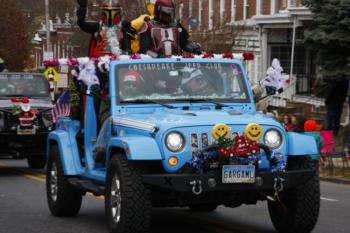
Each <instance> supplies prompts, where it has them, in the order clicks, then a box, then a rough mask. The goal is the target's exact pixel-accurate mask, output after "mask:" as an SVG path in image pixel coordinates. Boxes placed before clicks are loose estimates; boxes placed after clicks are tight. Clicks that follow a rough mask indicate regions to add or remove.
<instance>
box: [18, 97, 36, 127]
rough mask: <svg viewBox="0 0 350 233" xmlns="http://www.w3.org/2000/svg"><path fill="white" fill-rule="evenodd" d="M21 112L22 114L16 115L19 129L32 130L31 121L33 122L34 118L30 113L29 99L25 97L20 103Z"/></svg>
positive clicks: (31, 112)
mask: <svg viewBox="0 0 350 233" xmlns="http://www.w3.org/2000/svg"><path fill="white" fill-rule="evenodd" d="M20 106H21V110H22V112H21V113H20V114H19V115H18V119H19V123H20V128H21V129H32V128H33V121H34V120H35V118H36V116H35V114H34V113H33V111H31V109H32V108H31V106H30V102H29V99H28V98H27V97H24V98H23V99H22V101H21V104H20Z"/></svg>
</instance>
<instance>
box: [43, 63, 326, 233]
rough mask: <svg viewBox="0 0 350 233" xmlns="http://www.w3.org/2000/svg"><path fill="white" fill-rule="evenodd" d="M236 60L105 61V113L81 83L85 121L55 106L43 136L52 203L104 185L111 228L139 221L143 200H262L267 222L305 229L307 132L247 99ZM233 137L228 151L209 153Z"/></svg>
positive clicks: (312, 180)
mask: <svg viewBox="0 0 350 233" xmlns="http://www.w3.org/2000/svg"><path fill="white" fill-rule="evenodd" d="M243 67H244V66H243V64H242V62H241V61H240V60H236V59H223V58H211V59H205V58H167V59H136V60H135V59H132V60H120V61H114V62H112V63H111V64H110V69H109V70H110V73H109V97H108V102H109V108H108V109H109V114H110V118H108V119H107V120H104V123H103V122H102V121H103V120H102V121H101V115H100V111H97V110H96V111H95V107H96V106H97V105H96V102H98V101H94V98H95V97H94V94H93V92H91V94H90V95H88V96H87V99H86V109H85V121H84V122H80V121H77V120H73V119H71V118H67V117H65V118H60V119H59V121H58V125H57V128H56V130H55V131H53V132H51V133H50V134H49V136H48V151H47V156H48V165H47V173H46V175H47V178H46V179H47V186H46V190H47V198H48V206H49V209H50V211H51V213H52V214H53V215H54V216H60V217H66V216H75V215H77V214H78V212H79V210H80V207H81V203H82V197H83V195H85V194H86V193H87V192H91V193H93V194H94V195H104V196H105V213H106V218H107V223H108V228H109V231H110V232H118V233H126V232H146V231H147V230H148V227H149V226H150V221H151V216H152V206H153V207H175V206H181V207H189V208H190V209H191V210H193V211H214V210H215V209H216V208H217V206H219V205H224V206H226V207H237V206H240V205H242V204H251V205H255V204H256V203H257V201H267V202H268V209H269V213H270V216H271V219H272V222H273V224H274V226H275V227H276V229H277V230H278V232H284V233H286V232H310V231H311V230H312V229H313V228H314V226H315V224H316V221H317V218H318V213H319V206H320V189H319V174H318V170H317V163H316V162H313V161H312V160H311V159H310V157H309V155H310V154H314V153H316V152H317V148H316V144H315V142H314V140H313V139H312V138H311V137H309V136H306V135H302V134H296V133H288V132H286V131H285V130H284V128H283V127H282V125H281V124H280V123H279V122H277V121H276V120H275V119H273V118H270V117H268V116H266V115H264V114H261V113H259V112H257V111H256V109H255V103H254V100H253V96H252V91H251V89H250V86H249V82H248V79H247V75H246V72H245V71H244V68H243ZM96 98H97V97H96ZM98 99H100V97H98ZM100 122H101V123H100ZM102 123H103V124H102ZM101 124H102V127H101ZM238 135H239V136H240V137H237V136H238ZM242 136H244V140H243V141H244V144H242V141H240V143H241V146H239V145H238V146H237V144H236V143H237V142H235V140H234V138H240V139H242V138H241V137H242ZM82 138H83V139H82ZM245 140H249V143H250V144H249V143H248V142H247V141H245ZM247 143H248V144H247ZM246 144H247V145H248V146H247V145H246ZM235 145H236V148H238V149H240V150H239V151H238V152H239V153H238V152H237V153H234V151H233V152H232V153H231V152H229V154H225V153H224V155H225V156H220V153H219V151H221V150H223V148H224V149H227V148H231V147H232V148H234V146H235ZM256 145H258V146H259V147H257V146H256ZM242 146H243V147H242ZM242 148H243V150H242ZM246 148H248V149H246ZM249 148H250V149H249ZM251 148H253V149H251ZM227 151H230V150H227ZM242 151H247V153H243V154H242V153H240V152H242ZM248 152H249V153H248ZM226 155H227V156H226ZM194 214H195V213H194Z"/></svg>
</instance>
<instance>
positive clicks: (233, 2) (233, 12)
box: [231, 0, 236, 23]
mask: <svg viewBox="0 0 350 233" xmlns="http://www.w3.org/2000/svg"><path fill="white" fill-rule="evenodd" d="M235 20H236V0H231V23H232V22H234V21H235Z"/></svg>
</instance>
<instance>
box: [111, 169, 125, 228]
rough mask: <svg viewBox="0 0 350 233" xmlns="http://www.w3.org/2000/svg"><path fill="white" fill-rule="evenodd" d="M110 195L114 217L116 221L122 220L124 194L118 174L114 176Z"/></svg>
mask: <svg viewBox="0 0 350 233" xmlns="http://www.w3.org/2000/svg"><path fill="white" fill-rule="evenodd" d="M110 195H111V200H110V204H111V212H112V219H113V221H114V222H115V223H118V222H119V221H120V211H121V204H122V196H121V191H120V179H119V176H118V175H117V174H115V175H114V176H113V179H112V185H111V193H110Z"/></svg>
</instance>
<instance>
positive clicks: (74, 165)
mask: <svg viewBox="0 0 350 233" xmlns="http://www.w3.org/2000/svg"><path fill="white" fill-rule="evenodd" d="M47 140H48V143H47V156H50V150H51V146H52V144H56V145H57V148H58V152H59V156H60V159H61V163H62V167H63V171H64V174H65V175H69V176H74V175H80V174H83V172H84V170H83V168H82V166H81V162H80V158H79V151H78V146H77V144H76V141H75V140H72V139H71V138H70V135H69V133H68V132H67V131H64V130H55V131H53V132H51V133H50V134H49V135H48V139H47Z"/></svg>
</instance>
